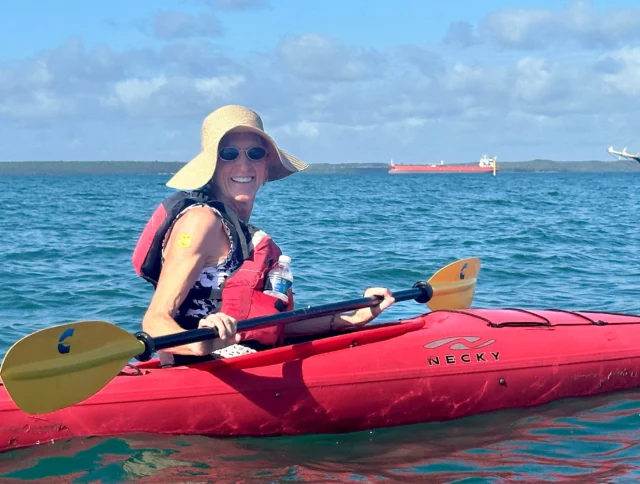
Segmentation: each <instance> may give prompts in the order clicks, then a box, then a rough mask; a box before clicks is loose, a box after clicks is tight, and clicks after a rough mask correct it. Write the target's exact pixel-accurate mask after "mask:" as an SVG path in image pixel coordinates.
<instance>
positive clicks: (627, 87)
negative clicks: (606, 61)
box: [604, 47, 640, 97]
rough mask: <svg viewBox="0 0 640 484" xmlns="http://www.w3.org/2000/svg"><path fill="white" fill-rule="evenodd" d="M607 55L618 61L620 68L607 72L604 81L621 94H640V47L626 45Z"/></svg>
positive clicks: (634, 95)
mask: <svg viewBox="0 0 640 484" xmlns="http://www.w3.org/2000/svg"><path fill="white" fill-rule="evenodd" d="M607 57H609V58H611V59H613V60H615V61H617V62H618V63H619V65H620V69H619V70H618V71H617V72H615V73H612V74H605V75H604V81H605V82H606V83H607V84H608V85H610V86H612V87H613V88H614V89H615V90H617V91H618V92H619V93H620V94H623V95H626V96H631V97H636V96H640V47H626V48H624V49H620V50H618V51H616V52H612V53H610V54H608V55H607Z"/></svg>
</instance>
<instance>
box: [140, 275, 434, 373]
mask: <svg viewBox="0 0 640 484" xmlns="http://www.w3.org/2000/svg"><path fill="white" fill-rule="evenodd" d="M393 297H394V298H395V300H396V302H400V301H408V300H410V299H413V300H415V301H416V302H418V303H421V304H424V303H426V302H428V301H429V300H431V298H432V297H433V288H432V287H431V285H430V284H429V283H428V282H424V281H420V282H416V283H415V284H414V286H413V288H412V289H405V290H403V291H398V292H395V293H394V294H393ZM381 300H382V298H381V297H380V296H373V297H362V298H358V299H351V300H348V301H342V302H337V303H331V304H323V305H320V306H307V307H306V308H300V309H294V310H293V311H287V312H284V313H278V314H272V315H269V316H260V317H257V318H251V319H247V320H246V321H241V322H240V323H238V331H246V330H249V329H259V328H264V327H267V326H274V325H276V324H290V323H295V322H297V321H302V320H305V319H311V318H317V317H321V316H326V315H328V314H335V313H341V312H345V311H351V310H354V309H361V308H366V307H371V306H375V305H376V304H378V303H379V302H380V301H381ZM136 337H137V338H138V339H139V340H140V341H142V342H143V343H144V345H145V351H144V352H142V353H140V354H139V355H137V356H136V359H137V360H139V361H146V360H148V359H150V358H151V356H152V355H153V354H154V353H155V352H156V351H157V350H163V349H166V348H173V347H175V346H182V345H187V344H191V343H198V342H200V341H206V340H208V339H214V338H217V337H218V331H217V330H216V329H215V328H199V329H193V330H189V331H184V332H182V333H176V334H170V335H166V336H158V337H157V338H152V337H151V336H149V335H148V334H147V333H145V332H144V331H140V332H138V333H136Z"/></svg>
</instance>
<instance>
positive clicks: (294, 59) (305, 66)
mask: <svg viewBox="0 0 640 484" xmlns="http://www.w3.org/2000/svg"><path fill="white" fill-rule="evenodd" d="M278 52H279V56H280V58H281V60H282V63H283V65H284V67H285V68H286V69H287V70H288V71H289V72H291V73H292V74H293V75H295V76H296V77H298V78H300V79H306V80H314V81H357V80H362V79H370V78H372V77H376V76H378V75H379V74H380V72H381V70H382V69H383V67H384V66H383V64H384V57H383V56H382V55H380V54H378V53H377V52H375V51H373V50H365V49H357V48H353V47H347V46H345V45H342V44H340V43H339V42H337V41H336V40H335V39H334V38H332V37H330V36H328V35H320V34H304V35H298V36H295V37H290V38H288V39H286V40H284V41H283V42H282V43H281V44H280V45H279V47H278Z"/></svg>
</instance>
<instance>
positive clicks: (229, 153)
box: [218, 146, 267, 161]
mask: <svg viewBox="0 0 640 484" xmlns="http://www.w3.org/2000/svg"><path fill="white" fill-rule="evenodd" d="M243 151H244V153H245V154H246V155H247V158H249V159H250V160H251V161H260V160H262V159H264V157H265V156H267V150H265V149H264V148H263V147H262V146H252V147H251V148H247V149H246V150H239V149H238V148H234V147H232V146H229V147H227V148H222V149H221V150H220V151H219V152H218V155H219V156H220V159H222V160H224V161H233V160H235V159H237V158H238V156H240V153H242V152H243Z"/></svg>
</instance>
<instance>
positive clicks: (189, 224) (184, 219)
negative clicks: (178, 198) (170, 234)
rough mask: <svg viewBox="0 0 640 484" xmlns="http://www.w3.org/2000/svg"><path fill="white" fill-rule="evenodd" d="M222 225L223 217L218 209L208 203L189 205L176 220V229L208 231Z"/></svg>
mask: <svg viewBox="0 0 640 484" xmlns="http://www.w3.org/2000/svg"><path fill="white" fill-rule="evenodd" d="M221 227H222V217H221V215H220V213H219V212H218V211H217V210H213V209H212V208H211V207H209V206H207V205H196V206H192V207H189V209H187V210H185V211H184V212H183V213H181V214H180V216H179V218H178V219H177V220H176V221H175V224H174V230H175V229H179V230H188V231H190V232H207V231H209V230H211V229H216V228H217V229H220V228H221Z"/></svg>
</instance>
